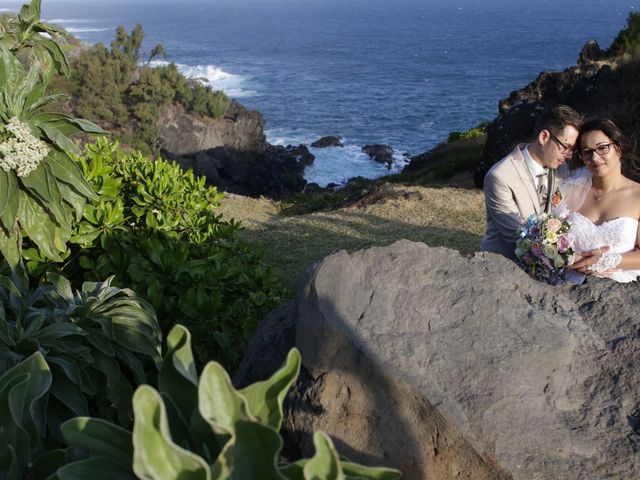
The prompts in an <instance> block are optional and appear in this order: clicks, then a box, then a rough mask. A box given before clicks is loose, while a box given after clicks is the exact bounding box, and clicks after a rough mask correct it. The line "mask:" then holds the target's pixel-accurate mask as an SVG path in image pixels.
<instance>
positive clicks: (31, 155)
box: [0, 0, 106, 268]
mask: <svg viewBox="0 0 640 480" xmlns="http://www.w3.org/2000/svg"><path fill="white" fill-rule="evenodd" d="M56 32H58V30H57V29H55V27H53V26H50V25H47V24H44V23H42V22H40V1H36V0H34V1H33V2H31V4H29V5H24V6H23V7H22V10H21V11H20V15H19V16H18V18H17V19H7V20H5V21H4V23H3V24H2V28H0V253H2V254H3V256H4V257H5V259H6V260H7V262H8V263H9V265H10V266H11V267H12V268H16V267H17V265H18V263H19V261H20V249H21V239H22V237H23V236H27V237H29V238H30V239H31V240H32V241H33V242H34V243H35V244H36V245H37V246H38V247H39V248H40V249H41V250H42V252H43V253H44V254H45V255H46V256H47V257H49V258H51V259H53V260H56V261H60V260H62V257H63V256H64V254H65V252H66V251H67V245H66V243H67V241H68V240H69V238H70V237H71V222H72V220H73V219H74V218H75V219H76V220H79V219H80V218H81V216H82V212H83V211H84V206H85V202H86V200H87V199H96V198H97V196H96V194H95V193H94V192H93V190H92V189H91V187H90V185H89V184H88V183H87V182H86V180H85V179H84V177H83V176H82V172H81V171H80V169H79V168H78V166H77V165H76V163H75V162H74V161H73V160H72V159H71V156H72V155H74V154H78V153H79V150H78V147H77V146H76V145H75V144H74V143H73V141H71V139H70V138H69V137H70V136H72V135H74V134H77V133H80V132H87V133H93V134H104V133H106V132H105V131H104V130H102V129H101V128H100V127H98V126H97V125H95V124H93V123H91V122H89V121H86V120H82V119H78V118H74V117H71V116H69V115H66V114H63V113H58V112H52V111H50V110H51V108H50V107H51V105H52V104H53V103H55V102H58V101H59V100H60V99H61V96H60V95H48V94H47V91H46V90H47V85H48V82H49V79H50V76H51V73H52V72H53V70H54V69H56V70H59V71H61V72H62V73H68V64H67V61H66V57H65V55H64V52H63V51H62V50H61V49H60V47H59V45H58V44H57V42H55V41H54V40H53V39H52V38H46V37H43V36H42V35H41V33H48V34H56ZM24 52H27V53H26V55H22V53H24ZM22 57H25V58H26V61H25V63H26V64H27V67H25V66H24V65H23V63H22V62H21V59H23V58H22Z"/></svg>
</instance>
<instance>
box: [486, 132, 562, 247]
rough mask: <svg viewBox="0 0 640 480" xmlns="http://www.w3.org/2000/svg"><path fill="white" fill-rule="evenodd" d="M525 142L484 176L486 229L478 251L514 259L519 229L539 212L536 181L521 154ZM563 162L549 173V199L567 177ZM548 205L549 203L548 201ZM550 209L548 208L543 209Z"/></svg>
mask: <svg viewBox="0 0 640 480" xmlns="http://www.w3.org/2000/svg"><path fill="white" fill-rule="evenodd" d="M525 147H526V144H520V145H518V146H517V147H516V148H515V149H514V150H513V151H512V152H511V153H510V154H509V155H507V156H506V157H505V158H503V159H502V160H500V161H499V162H498V163H496V164H495V165H494V166H493V167H491V170H489V171H488V172H487V175H486V176H485V178H484V201H485V206H486V209H487V230H486V232H485V234H484V237H483V238H482V243H481V244H480V250H482V251H485V252H495V253H499V254H501V255H504V256H505V257H507V258H511V259H514V258H515V248H516V240H517V239H518V229H519V228H520V226H521V225H522V224H523V223H524V221H525V220H526V219H527V218H528V217H529V216H530V215H534V214H538V213H541V212H542V211H543V210H544V209H543V208H541V207H540V200H539V198H538V192H537V190H536V184H535V181H534V179H533V177H532V176H531V172H530V171H529V169H528V168H527V164H526V161H525V159H524V156H523V154H522V151H523V149H524V148H525ZM566 172H567V168H566V166H565V165H563V166H562V167H560V168H559V169H558V170H556V171H555V172H551V171H550V175H549V190H548V191H549V199H551V196H552V195H553V193H554V192H555V191H556V190H557V185H558V182H559V180H560V179H561V178H563V177H565V176H566ZM547 205H549V203H547ZM546 210H547V211H549V209H548V208H547V209H546Z"/></svg>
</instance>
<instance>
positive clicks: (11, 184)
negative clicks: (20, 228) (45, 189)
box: [0, 168, 20, 232]
mask: <svg viewBox="0 0 640 480" xmlns="http://www.w3.org/2000/svg"><path fill="white" fill-rule="evenodd" d="M19 189H20V187H19V185H18V180H17V179H16V174H15V173H14V172H13V171H11V172H5V171H4V170H2V169H1V168H0V220H1V221H2V223H3V225H4V228H5V229H6V230H7V231H8V232H13V226H14V223H15V219H16V216H17V215H18V207H19V203H20V198H19V193H18V192H19Z"/></svg>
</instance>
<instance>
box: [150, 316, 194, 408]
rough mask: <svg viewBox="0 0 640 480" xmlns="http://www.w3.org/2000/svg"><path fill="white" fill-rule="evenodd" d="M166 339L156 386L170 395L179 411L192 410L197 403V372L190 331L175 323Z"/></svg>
mask: <svg viewBox="0 0 640 480" xmlns="http://www.w3.org/2000/svg"><path fill="white" fill-rule="evenodd" d="M166 340H167V348H166V353H165V357H164V361H163V362H162V368H161V369H160V374H159V376H158V387H159V389H160V391H161V392H162V393H163V394H166V395H168V396H169V397H171V399H172V401H173V402H174V403H175V404H176V406H177V407H178V409H179V410H180V411H182V412H185V413H187V412H192V411H194V410H195V409H196V408H197V405H198V372H197V371H196V364H195V360H194V358H193V353H192V352H191V333H189V330H187V329H186V328H185V327H183V326H182V325H176V326H174V327H173V328H172V329H171V331H170V332H169V335H167V339H166Z"/></svg>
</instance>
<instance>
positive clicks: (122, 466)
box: [57, 325, 400, 480]
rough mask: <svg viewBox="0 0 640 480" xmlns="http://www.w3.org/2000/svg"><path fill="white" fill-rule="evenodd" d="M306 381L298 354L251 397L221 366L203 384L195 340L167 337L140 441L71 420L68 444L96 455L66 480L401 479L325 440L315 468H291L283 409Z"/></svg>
mask: <svg viewBox="0 0 640 480" xmlns="http://www.w3.org/2000/svg"><path fill="white" fill-rule="evenodd" d="M299 372H300V354H299V352H298V351H297V350H295V349H293V350H291V351H290V352H289V355H288V357H287V361H286V362H285V365H284V366H283V367H282V368H281V369H280V370H278V371H277V372H276V373H275V374H274V375H273V376H272V377H271V378H269V379H268V380H265V381H262V382H258V383H255V384H253V385H249V386H248V387H246V388H244V389H242V390H236V389H235V388H234V387H233V385H232V384H231V380H230V379H229V376H228V375H227V373H226V371H225V370H224V368H223V367H222V366H221V365H220V364H218V363H215V362H211V363H209V364H208V365H207V366H206V367H205V368H204V370H203V372H202V375H201V377H200V380H199V381H198V378H197V373H196V367H195V363H194V359H193V354H192V353H191V348H190V336H189V332H188V330H186V329H185V328H184V327H181V326H179V325H177V326H176V327H174V329H173V330H172V331H171V333H170V334H169V336H168V337H167V353H166V355H165V359H164V362H163V365H162V369H161V371H160V381H159V386H158V390H156V389H154V388H152V387H150V386H148V385H143V386H141V387H139V388H138V390H137V391H136V393H135V395H134V398H133V405H134V412H135V422H134V427H133V434H128V432H126V431H125V430H123V429H121V428H119V427H117V426H115V425H112V424H109V423H107V422H104V421H103V420H100V419H92V418H76V419H73V420H69V421H67V422H66V423H65V424H64V425H63V426H62V432H63V435H64V437H65V438H66V440H67V441H68V442H69V444H70V445H71V446H72V447H75V448H82V449H85V450H86V451H87V456H86V457H85V458H84V459H83V460H80V461H75V462H70V463H69V464H67V465H66V466H64V467H62V468H60V469H59V470H58V472H57V474H58V478H59V479H60V480H71V479H74V480H75V479H78V478H122V479H127V478H131V479H134V478H154V479H178V478H181V479H188V478H193V479H213V478H216V479H236V480H243V479H251V480H253V479H256V478H260V479H278V480H286V479H301V480H302V479H318V480H321V479H327V480H329V479H336V480H338V479H345V480H346V479H379V480H385V479H389V480H390V479H397V478H400V473H399V472H398V471H396V470H392V469H386V468H369V467H363V466H360V465H356V464H352V463H350V462H346V461H343V460H341V459H340V457H339V456H338V453H337V452H336V450H335V448H334V446H333V443H332V442H331V439H330V438H329V437H328V436H327V435H325V434H323V433H316V434H315V435H314V445H315V447H316V454H315V455H314V456H313V457H312V458H311V459H305V460H300V461H298V462H295V463H293V464H290V465H287V464H284V463H282V462H281V460H280V457H279V453H280V449H281V448H282V439H281V438H280V435H279V434H278V431H279V429H280V426H281V423H282V418H283V400H284V397H285V395H286V392H287V391H288V390H289V388H290V387H291V385H292V384H293V382H294V381H295V379H296V378H297V376H298V374H299ZM81 475H84V476H81ZM105 475H106V476H105Z"/></svg>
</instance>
